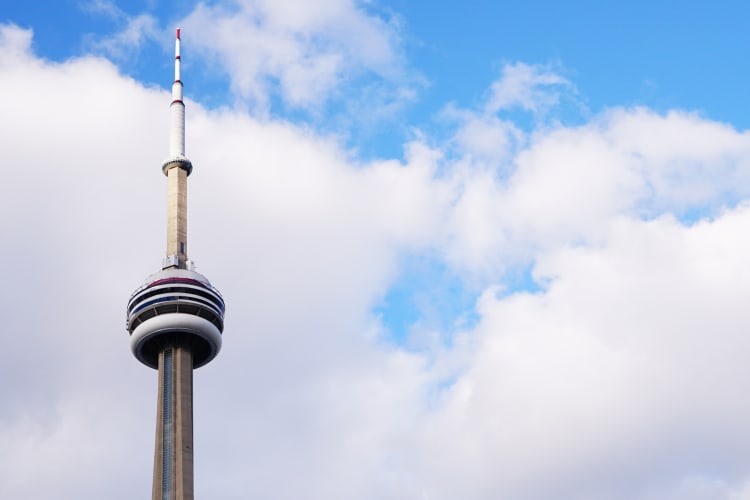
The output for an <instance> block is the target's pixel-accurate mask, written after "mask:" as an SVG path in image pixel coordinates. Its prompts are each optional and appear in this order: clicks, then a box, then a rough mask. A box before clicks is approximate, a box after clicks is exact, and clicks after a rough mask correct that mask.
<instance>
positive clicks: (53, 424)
mask: <svg viewBox="0 0 750 500" xmlns="http://www.w3.org/2000/svg"><path fill="white" fill-rule="evenodd" d="M258 5H259V6H258V7H257V9H261V10H258V11H257V12H262V15H263V16H264V17H263V19H264V21H263V22H264V23H270V24H269V26H271V25H273V26H276V25H281V26H282V27H283V29H282V28H279V31H280V32H281V33H282V34H283V33H284V32H285V30H286V31H289V32H290V33H297V32H300V33H304V32H305V29H307V30H309V31H310V32H315V33H318V31H316V30H319V29H320V26H328V25H327V24H326V22H328V21H326V19H330V18H325V17H324V18H318V17H316V13H315V12H312V11H308V10H305V9H302V11H301V12H295V16H296V17H293V18H287V17H283V16H281V14H278V13H276V12H275V10H274V9H275V7H273V6H270V5H265V4H262V5H261V4H258ZM240 7H241V9H240ZM240 7H237V8H238V9H240V12H239V17H240V19H241V20H242V22H244V23H248V22H250V21H249V19H250V18H249V16H250V12H251V11H250V10H249V7H247V6H240ZM202 9H204V11H203V13H204V14H205V15H208V14H211V15H214V16H216V18H215V19H216V20H218V21H221V22H219V24H221V23H222V22H224V20H226V22H227V23H230V16H229V11H227V10H221V9H219V8H218V7H217V8H214V7H212V8H209V7H205V6H204V7H202ZM262 9H265V10H262ZM326 9H327V10H325V12H328V13H329V15H331V16H332V18H336V19H339V18H343V17H346V16H347V15H348V16H355V17H356V16H364V15H363V14H361V12H359V11H358V10H357V9H354V10H352V9H353V8H352V7H351V5H350V4H327V6H326ZM199 12H200V11H199ZM253 12H255V11H253ZM331 12H333V13H338V14H336V15H332V14H330V13H331ZM259 15H260V14H259ZM196 16H197V14H196ZM279 16H281V17H279ZM336 16H339V17H336ZM341 16H343V17H341ZM191 19H192V21H193V22H196V23H197V22H198V17H193V18H191ZM362 19H363V21H362V22H367V19H369V18H367V17H366V16H364V17H362ZM230 24H231V23H230ZM240 25H241V23H240ZM264 26H265V25H264ZM274 29H276V28H274ZM198 31H200V30H198ZM282 38H283V37H282ZM292 38H294V37H292ZM385 40H389V39H387V38H386V39H385ZM30 42H31V33H30V32H29V31H25V30H21V29H19V28H17V27H13V26H2V27H0V116H2V117H3V119H2V120H0V150H2V151H3V155H4V156H3V158H4V165H5V169H4V177H3V182H2V183H0V232H1V234H3V242H4V244H3V245H0V259H1V260H2V261H3V262H5V263H6V266H5V269H4V271H3V282H4V286H3V288H2V292H0V293H1V294H2V295H0V299H2V300H1V301H0V303H1V304H2V307H3V309H2V310H3V312H4V316H3V317H4V323H3V334H2V336H3V337H2V338H3V341H4V350H5V352H6V353H8V356H6V360H5V361H4V363H2V364H0V380H2V381H3V382H2V383H3V390H2V391H1V392H2V399H0V423H2V425H0V449H2V450H4V453H2V454H0V470H3V471H6V473H7V475H4V476H3V480H2V481H0V497H3V498H30V499H32V500H33V499H37V498H38V499H42V498H50V497H56V498H115V499H116V498H123V499H124V498H133V497H136V496H138V495H143V494H144V493H145V494H147V492H148V490H149V488H150V475H151V459H152V449H153V448H152V446H153V442H152V440H153V418H154V412H153V408H154V404H153V402H154V401H153V400H154V398H155V397H156V380H155V376H154V373H153V372H152V371H150V370H147V369H146V368H144V367H142V366H139V365H138V364H137V362H136V361H135V360H133V359H132V356H131V355H130V353H129V352H128V347H127V334H126V333H125V331H124V304H125V302H126V300H127V297H128V295H129V293H130V292H131V291H132V289H134V288H135V287H136V286H137V285H138V284H139V283H140V280H141V278H143V277H145V276H146V275H147V274H148V273H149V272H151V271H153V270H154V269H155V267H156V266H157V265H158V264H159V262H160V255H161V252H162V251H163V247H162V242H163V226H164V224H163V222H164V220H163V201H164V200H163V197H164V184H163V182H164V180H163V176H162V174H161V172H160V168H159V167H160V161H161V159H162V158H163V156H164V155H165V154H166V149H167V148H166V146H167V133H166V130H167V123H168V120H167V113H166V111H165V108H166V106H165V103H166V102H168V100H169V95H168V92H166V91H157V90H155V89H149V88H145V87H143V86H142V85H140V84H138V83H137V82H134V81H132V80H130V79H128V78H125V77H123V76H122V75H120V74H119V73H118V72H117V70H116V68H115V67H114V66H113V65H112V64H111V63H109V62H107V61H106V60H104V59H99V58H92V57H87V58H79V59H75V60H71V61H68V62H65V63H61V64H53V63H49V62H45V61H42V60H40V59H38V58H36V57H35V56H34V55H33V54H31V53H30V51H29V47H30ZM292 42H294V43H296V42H295V40H294V39H293V40H292ZM294 43H292V47H294ZM386 46H388V45H387V44H386ZM292 50H297V49H294V48H293V49H292ZM374 50H375V52H377V53H383V54H386V56H387V51H385V52H382V50H383V49H378V48H376V49H374ZM347 57H348V56H347ZM372 57H373V58H374V59H372V60H373V61H377V60H378V59H377V57H375V56H372ZM387 57H391V56H387ZM387 57H386V59H387ZM342 60H343V61H346V60H347V59H346V57H344V59H342ZM342 64H344V66H343V67H346V68H348V66H347V64H349V63H346V62H345V63H342ZM369 64H371V65H373V67H375V66H377V64H380V63H375V62H373V63H369ZM336 71H339V70H338V69H337V70H336ZM337 74H338V73H337ZM558 78H559V77H555V76H554V75H552V74H549V75H547V76H545V77H544V78H541V80H540V79H539V78H536V77H535V78H530V79H527V80H526V82H527V83H526V85H530V86H531V87H532V88H536V87H538V86H539V84H540V83H539V82H540V81H541V83H542V84H545V85H546V84H547V83H549V84H551V85H552V86H553V87H555V86H556V85H560V86H562V87H566V85H567V84H565V83H562V82H560V81H558V80H557V79H558ZM251 80H252V78H251ZM322 81H324V83H325V78H324V79H323V80H322ZM325 85H331V87H326V88H330V89H335V85H334V84H333V83H330V84H329V83H325ZM247 88H251V87H247ZM493 88H495V89H496V90H494V91H493V92H495V94H493V95H497V96H500V95H502V96H504V97H502V98H500V97H497V99H496V101H494V104H492V105H488V106H489V109H491V110H497V109H500V108H501V107H502V106H515V105H518V106H522V107H524V109H529V110H539V109H542V108H543V106H548V105H549V102H550V101H549V99H548V97H546V96H545V95H540V94H538V93H536V92H535V91H533V92H531V93H529V91H528V90H524V89H522V88H521V87H519V86H518V85H515V86H514V85H510V84H503V83H497V84H496V85H494V87H493ZM555 88H556V87H555ZM50 89H54V92H50ZM497 89H500V90H497ZM255 91H257V92H263V90H262V88H261V87H259V89H257V90H255ZM553 92H557V90H554V91H553ZM113 95H115V96H117V99H112V98H111V97H112V96H113ZM535 100H536V101H535ZM498 103H500V104H498ZM493 112H494V111H493ZM461 113H462V116H463V117H465V118H466V120H465V121H459V123H460V124H464V126H465V128H463V129H461V130H459V131H458V132H457V135H456V137H465V138H466V140H465V141H464V142H463V143H462V144H464V145H465V146H464V149H463V150H461V152H460V154H459V155H458V156H457V157H453V156H451V155H450V154H448V152H446V151H444V150H443V149H442V148H440V147H436V146H434V145H433V146H431V147H430V146H428V145H427V144H429V143H430V142H431V140H430V138H429V137H419V138H417V140H415V141H414V142H412V143H411V144H409V145H407V155H406V158H405V160H404V161H395V160H385V161H377V162H362V161H359V160H358V159H357V158H356V157H353V156H352V154H351V153H348V152H346V151H343V150H342V148H341V147H340V145H339V144H337V143H336V141H335V140H334V139H332V138H329V137H323V136H320V135H318V134H316V133H315V132H314V131H312V130H310V129H306V128H302V127H298V126H295V125H293V124H291V123H286V122H280V121H273V120H268V119H266V120H257V119H254V118H252V117H250V116H248V115H246V114H244V113H242V112H240V111H226V110H225V111H221V112H219V111H211V110H206V109H204V108H202V107H201V106H200V105H198V104H197V103H192V102H190V103H188V138H187V143H188V155H189V156H190V157H191V159H192V161H193V162H194V164H195V171H194V173H193V175H192V176H191V178H190V195H189V196H190V224H191V225H190V234H191V240H190V252H191V256H192V257H193V258H195V260H196V261H197V264H198V265H199V270H201V271H202V272H205V273H206V275H207V276H208V277H209V278H211V279H212V281H213V282H214V283H215V284H216V285H217V286H218V288H219V289H220V290H221V291H222V292H223V293H224V295H225V297H226V299H227V304H228V316H227V328H226V332H225V338H224V340H225V344H224V351H223V352H222V353H221V355H220V356H219V358H218V359H217V360H216V361H215V362H214V363H212V364H211V365H209V366H208V367H205V368H202V369H200V370H199V371H198V372H196V375H195V383H196V387H195V403H196V406H195V425H196V471H197V480H196V488H197V492H198V495H197V496H213V497H216V498H226V499H232V498H248V497H253V498H254V497H260V498H267V497H274V498H287V499H292V498H295V499H296V498H308V499H318V498H319V499H323V498H326V499H329V498H362V499H382V498H430V499H442V498H445V499H449V498H450V499H453V498H467V499H495V498H524V499H529V500H533V499H546V498H559V499H570V500H586V499H590V498H609V499H614V500H618V499H623V500H625V499H628V500H632V499H636V500H650V499H653V498H712V499H714V498H718V499H722V498H723V499H727V500H738V499H741V498H745V497H747V484H748V477H750V470H748V467H747V465H746V463H747V460H746V457H747V455H748V453H749V452H750V441H749V440H748V439H747V438H746V437H745V436H746V435H747V433H746V432H745V426H746V424H745V423H746V422H747V421H748V417H750V405H749V404H748V402H747V401H748V399H747V397H746V395H747V394H748V387H747V385H748V384H747V382H746V381H748V380H750V373H748V369H747V363H746V360H745V358H746V356H745V355H744V353H746V352H747V351H748V348H750V345H748V337H747V335H746V332H745V330H746V328H745V325H747V324H748V320H750V317H748V314H749V313H748V312H747V311H748V309H747V307H746V303H747V297H748V295H749V294H750V288H749V287H750V279H748V278H749V276H748V271H746V269H747V266H746V265H744V264H745V260H746V256H747V255H748V253H749V251H750V238H748V237H747V236H746V235H747V234H748V232H747V231H745V230H744V228H746V227H748V225H749V224H750V208H748V205H747V204H746V202H745V201H744V200H746V199H747V197H748V193H747V190H746V188H745V187H744V186H745V185H748V184H747V183H746V182H745V178H746V176H747V174H746V172H747V171H748V164H747V161H746V160H745V158H747V157H748V156H747V150H748V143H749V142H750V139H749V138H748V135H747V134H746V133H739V132H737V131H735V130H733V129H732V128H731V127H727V126H724V125H720V124H716V123H714V122H711V121H709V120H707V119H704V118H701V117H700V116H696V115H692V114H687V113H681V112H672V113H667V114H656V113H653V112H651V111H649V110H646V109H614V110H611V111H610V112H607V113H604V114H602V115H600V116H597V117H595V118H594V119H592V120H591V121H590V122H588V123H586V124H583V125H581V126H578V127H573V128H566V127H563V126H559V125H558V126H556V127H555V128H544V129H541V130H538V131H534V132H532V133H531V134H529V135H528V136H526V137H523V138H522V139H523V140H519V141H518V142H514V143H513V145H512V146H507V147H506V146H504V145H500V146H498V147H497V149H494V145H493V142H494V141H495V140H500V139H488V140H477V142H476V143H472V142H471V140H470V139H471V138H472V137H474V136H476V137H495V136H494V135H493V134H494V133H495V132H496V130H497V127H498V126H499V124H498V122H497V121H493V120H491V119H490V118H489V117H490V115H491V114H492V113H491V112H488V111H486V110H485V109H480V110H478V111H475V112H471V111H465V110H464V111H461ZM472 113H473V114H472ZM500 126H501V128H502V127H503V126H505V125H502V124H500ZM507 126H508V127H512V126H513V124H512V123H508V124H507ZM462 134H463V135H462ZM500 137H501V138H502V137H503V136H502V135H501V136H500ZM480 153H481V154H480ZM482 154H483V155H484V156H481V155H482ZM479 156H481V157H482V164H481V168H478V167H477V163H476V162H475V160H476V158H477V157H479ZM695 210H697V211H698V212H699V214H698V215H699V217H698V218H697V219H698V220H691V221H690V224H686V223H684V222H681V221H682V220H683V218H684V216H685V214H691V213H692V212H693V211H695ZM701 214H704V215H706V217H703V218H701V217H700V215H701ZM422 253H424V254H427V255H430V256H431V257H434V258H442V259H444V261H445V263H446V265H447V266H448V268H449V269H450V270H451V271H453V272H456V273H465V275H466V276H467V277H468V278H469V279H470V283H471V285H472V286H479V287H481V288H482V289H484V293H483V294H482V296H481V298H480V300H479V301H478V303H477V310H476V313H477V315H478V317H479V321H478V323H477V324H476V325H474V326H469V327H463V329H462V330H460V331H451V332H447V333H448V335H449V336H450V342H442V343H434V344H431V343H425V344H422V346H423V348H424V349H425V351H424V352H422V351H416V352H414V351H412V352H407V351H406V350H404V349H403V348H402V347H401V346H399V345H392V344H389V343H387V342H385V341H384V340H383V336H382V329H383V326H382V325H381V324H379V322H378V321H377V318H375V317H373V314H372V312H371V308H372V307H373V305H374V304H375V303H376V302H377V301H378V300H379V299H380V298H381V297H382V295H383V294H384V293H385V291H386V290H387V289H388V287H389V285H390V284H391V283H392V282H393V280H394V279H395V278H396V277H397V276H398V273H399V263H400V262H401V259H402V257H404V256H405V255H420V254H422ZM435 256H437V257H435ZM519 264H523V265H525V264H531V265H532V273H533V276H534V278H535V279H536V280H537V281H538V282H539V283H540V284H542V289H541V290H540V291H538V292H536V293H521V292H516V293H512V292H513V291H512V290H506V289H503V288H502V283H503V276H504V272H505V271H507V270H508V269H513V268H514V266H517V265H519ZM521 267H523V266H521ZM434 286H440V284H439V283H437V284H435V285H434ZM467 286H468V285H467ZM92 470H94V471H95V472H96V474H95V475H94V476H95V477H94V479H92V475H91V471H92ZM40 474H42V475H44V476H45V477H47V478H49V480H48V481H45V482H41V481H38V480H37V478H38V476H39V475H40Z"/></svg>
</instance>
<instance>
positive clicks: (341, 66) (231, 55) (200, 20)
mask: <svg viewBox="0 0 750 500" xmlns="http://www.w3.org/2000/svg"><path fill="white" fill-rule="evenodd" d="M181 24H182V25H183V26H184V27H185V30H186V32H190V33H191V35H190V40H191V45H192V46H194V47H195V48H196V49H197V50H198V51H201V52H203V53H204V54H206V55H207V56H208V57H209V59H213V60H215V61H217V62H218V65H219V69H220V70H221V71H225V72H226V73H227V74H228V76H229V77H230V79H231V88H232V91H233V92H234V93H235V95H237V96H238V97H239V98H241V99H242V100H244V101H245V102H248V103H249V104H251V105H252V106H253V107H254V108H255V109H256V111H264V110H267V108H268V106H269V98H270V97H271V96H274V95H277V96H279V97H280V98H281V100H282V101H283V102H284V103H285V104H286V105H288V106H290V107H292V108H302V109H311V110H316V109H319V108H320V107H321V106H322V105H324V104H325V103H326V102H327V101H328V100H329V99H331V98H333V97H335V96H336V94H337V92H340V91H341V89H342V86H343V84H344V83H346V82H347V81H349V80H350V79H352V78H357V77H359V76H362V75H368V74H371V75H375V76H376V77H377V78H378V79H381V80H382V81H383V82H384V84H386V85H387V86H391V85H393V86H394V87H395V89H394V91H393V92H388V93H387V95H388V97H387V98H388V99H389V100H394V99H401V98H403V96H404V95H405V94H406V95H408V92H406V93H405V92H404V91H403V90H402V89H403V88H408V87H409V86H410V85H409V83H408V76H407V74H406V69H405V66H404V63H403V61H402V56H401V54H400V47H399V44H400V41H399V32H398V26H397V24H396V23H395V22H394V21H393V20H387V19H383V18H381V17H378V16H376V15H373V14H370V13H369V12H367V11H366V10H365V8H363V7H362V6H361V5H360V4H359V3H358V2H356V1H351V0H331V1H326V2H316V3H314V4H313V3H307V2H298V1H284V2H269V1H230V2H220V3H215V4H211V5H206V4H199V5H198V6H197V7H196V8H195V10H194V11H193V12H192V13H191V14H190V15H188V16H187V17H186V18H185V19H184V20H183V21H182V22H181Z"/></svg>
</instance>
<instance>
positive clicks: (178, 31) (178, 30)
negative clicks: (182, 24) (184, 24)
mask: <svg viewBox="0 0 750 500" xmlns="http://www.w3.org/2000/svg"><path fill="white" fill-rule="evenodd" d="M177 38H178V39H179V38H180V28H177Z"/></svg>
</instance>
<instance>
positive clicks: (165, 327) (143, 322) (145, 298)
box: [127, 268, 224, 369]
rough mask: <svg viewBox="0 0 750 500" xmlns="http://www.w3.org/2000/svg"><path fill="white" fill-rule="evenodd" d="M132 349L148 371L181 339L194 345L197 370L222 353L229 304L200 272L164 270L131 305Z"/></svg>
mask: <svg viewBox="0 0 750 500" xmlns="http://www.w3.org/2000/svg"><path fill="white" fill-rule="evenodd" d="M127 327H128V331H129V332H130V348H131V350H132V351H133V354H134V355H135V357H136V358H137V359H138V361H140V362H141V363H143V364H144V365H146V366H149V367H151V368H154V369H158V368H159V352H160V351H161V350H162V349H163V348H164V346H165V345H167V344H168V343H170V342H172V341H174V340H177V339H180V340H186V341H188V342H189V345H191V346H192V349H191V350H192V353H193V356H192V358H193V368H199V367H201V366H203V365H205V364H206V363H208V362H209V361H211V360H212V359H214V358H215V357H216V355H217V354H219V350H221V333H222V332H223V331H224V299H223V298H222V297H221V294H220V293H219V291H218V290H217V289H216V288H214V287H213V286H211V283H210V282H209V281H208V279H207V278H206V277H205V276H203V275H202V274H200V273H197V272H195V271H191V270H187V269H175V268H172V269H164V270H162V271H160V272H158V273H155V274H152V275H151V276H149V277H148V278H147V279H146V282H145V283H144V284H143V285H142V286H141V287H140V288H138V289H137V290H136V291H135V292H133V295H131V296H130V300H128V322H127Z"/></svg>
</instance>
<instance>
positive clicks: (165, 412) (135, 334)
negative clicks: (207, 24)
mask: <svg viewBox="0 0 750 500" xmlns="http://www.w3.org/2000/svg"><path fill="white" fill-rule="evenodd" d="M174 64H175V66H174V83H173V84H172V103H171V104H170V107H169V109H170V116H171V123H170V137H169V158H168V159H167V160H166V161H165V162H164V164H163V165H162V167H161V169H162V171H163V172H164V175H166V176H167V253H166V257H164V262H163V265H162V269H161V271H159V272H157V273H155V274H152V275H151V276H149V277H148V278H146V281H145V283H144V284H143V285H142V286H140V287H139V288H138V289H137V290H136V291H135V292H133V294H132V295H131V296H130V300H129V301H128V308H127V316H128V319H127V329H128V332H130V348H131V350H132V351H133V354H134V355H135V357H136V358H137V359H138V361H140V362H141V363H143V364H144V365H146V366H148V367H150V368H154V369H156V370H158V371H159V391H158V398H157V407H156V408H157V409H156V448H155V452H154V482H153V493H152V499H153V500H192V499H193V369H194V368H198V367H200V366H203V365H205V364H206V363H208V362H209V361H211V360H212V359H214V358H215V357H216V355H217V354H218V353H219V350H220V349H221V333H222V331H223V330H224V299H222V297H221V294H220V293H219V291H218V290H217V289H216V288H214V287H213V286H211V283H210V282H209V281H208V279H207V278H206V277H205V276H203V275H201V274H199V273H197V272H195V271H194V270H193V269H192V267H193V266H192V261H190V260H189V259H188V257H187V178H188V176H189V175H190V173H191V172H192V170H193V164H192V163H191V162H190V160H188V159H187V157H186V156H185V104H184V103H183V102H182V81H181V80H180V30H179V28H178V29H177V35H176V39H175V61H174Z"/></svg>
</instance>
